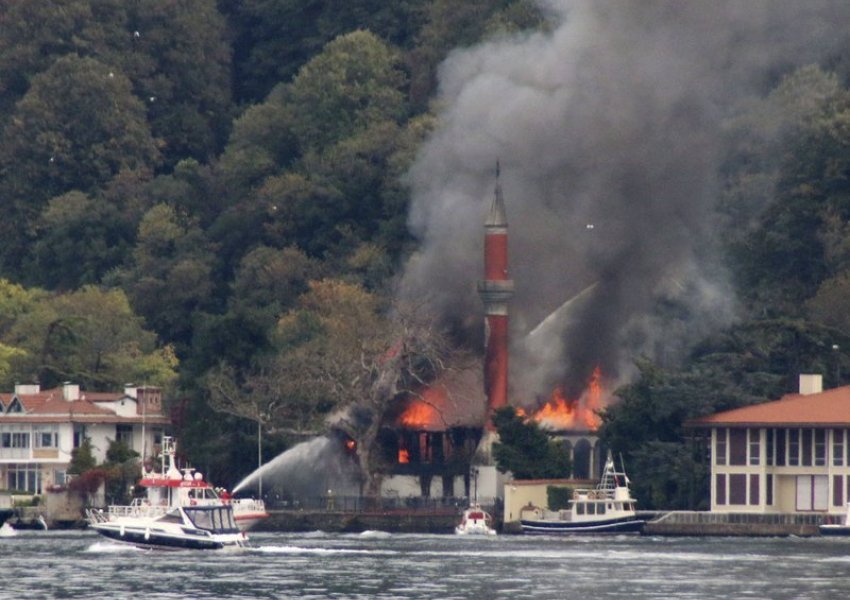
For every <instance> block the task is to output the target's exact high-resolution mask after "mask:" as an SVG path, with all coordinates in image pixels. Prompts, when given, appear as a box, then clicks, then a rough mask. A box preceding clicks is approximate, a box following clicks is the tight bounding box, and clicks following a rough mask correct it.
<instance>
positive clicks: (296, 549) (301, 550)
mask: <svg viewBox="0 0 850 600" xmlns="http://www.w3.org/2000/svg"><path fill="white" fill-rule="evenodd" d="M250 550H252V551H254V552H260V553H267V554H317V555H323V556H324V555H332V554H372V555H375V554H387V552H386V551H385V550H359V549H357V548H308V547H305V546H288V545H287V546H281V545H274V546H256V547H252V548H250Z"/></svg>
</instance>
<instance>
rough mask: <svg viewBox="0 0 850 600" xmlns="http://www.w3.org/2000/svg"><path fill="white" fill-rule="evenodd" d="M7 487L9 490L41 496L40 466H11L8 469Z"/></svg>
mask: <svg viewBox="0 0 850 600" xmlns="http://www.w3.org/2000/svg"><path fill="white" fill-rule="evenodd" d="M6 487H7V489H9V490H17V491H19V492H29V493H30V494H40V493H41V469H40V465H26V464H14V463H13V464H10V465H9V466H8V467H7V469H6Z"/></svg>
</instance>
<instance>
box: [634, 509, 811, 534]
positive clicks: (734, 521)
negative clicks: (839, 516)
mask: <svg viewBox="0 0 850 600" xmlns="http://www.w3.org/2000/svg"><path fill="white" fill-rule="evenodd" d="M653 517H654V518H651V519H648V520H647V523H646V525H645V526H644V528H643V532H642V533H643V535H669V536H751V537H759V536H764V537H781V536H789V535H795V536H801V537H807V536H815V535H820V532H819V530H818V526H819V525H820V524H822V523H823V522H824V515H820V514H796V513H793V514H790V513H789V514H752V513H710V512H697V511H673V512H668V513H662V514H657V513H654V514H653Z"/></svg>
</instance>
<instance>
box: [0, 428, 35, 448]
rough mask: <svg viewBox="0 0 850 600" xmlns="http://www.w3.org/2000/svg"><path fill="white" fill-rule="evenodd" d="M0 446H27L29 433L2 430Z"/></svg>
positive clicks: (28, 445) (28, 444)
mask: <svg viewBox="0 0 850 600" xmlns="http://www.w3.org/2000/svg"><path fill="white" fill-rule="evenodd" d="M0 446H2V447H3V448H29V447H30V434H29V433H24V432H22V431H4V432H3V433H2V434H0Z"/></svg>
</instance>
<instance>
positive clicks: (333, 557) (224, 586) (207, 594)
mask: <svg viewBox="0 0 850 600" xmlns="http://www.w3.org/2000/svg"><path fill="white" fill-rule="evenodd" d="M0 556H2V559H3V562H2V565H3V566H2V568H0V597H2V598H15V599H22V598H25V599H35V598H98V599H103V598H440V599H447V598H483V599H486V600H495V599H499V598H582V599H588V600H589V599H591V598H724V599H725V598H766V599H771V600H773V599H779V598H842V597H847V595H848V594H850V538H848V539H844V540H842V539H838V538H833V539H828V538H807V539H798V538H769V539H758V538H652V537H640V536H623V537H604V538H594V537H570V538H549V537H523V536H496V537H491V538H472V537H454V536H448V535H399V534H392V535H390V534H386V533H381V532H366V533H362V534H325V533H320V532H316V533H308V534H272V533H255V534H252V536H251V547H250V548H248V549H246V550H240V551H232V552H215V551H211V552H210V551H207V552H204V551H150V550H138V549H134V548H132V547H128V546H122V545H118V544H115V543H112V542H108V541H106V540H102V539H101V538H99V537H98V536H97V535H96V534H94V533H92V532H89V531H82V532H79V531H75V532H58V531H56V532H32V533H30V532H18V534H17V535H15V536H13V537H0Z"/></svg>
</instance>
